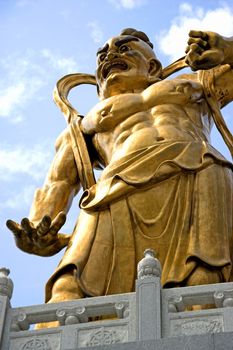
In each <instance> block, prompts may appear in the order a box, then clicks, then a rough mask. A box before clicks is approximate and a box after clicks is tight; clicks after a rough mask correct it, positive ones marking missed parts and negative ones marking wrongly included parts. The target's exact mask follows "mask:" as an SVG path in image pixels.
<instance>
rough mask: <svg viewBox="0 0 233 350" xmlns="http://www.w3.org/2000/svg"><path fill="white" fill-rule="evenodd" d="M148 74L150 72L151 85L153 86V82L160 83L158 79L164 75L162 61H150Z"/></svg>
mask: <svg viewBox="0 0 233 350" xmlns="http://www.w3.org/2000/svg"><path fill="white" fill-rule="evenodd" d="M148 72H149V80H150V82H151V84H153V82H156V81H158V79H159V78H160V77H161V75H162V65H161V63H160V61H159V60H156V59H155V58H151V59H150V60H149V70H148Z"/></svg>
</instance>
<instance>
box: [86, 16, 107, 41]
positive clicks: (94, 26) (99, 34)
mask: <svg viewBox="0 0 233 350" xmlns="http://www.w3.org/2000/svg"><path fill="white" fill-rule="evenodd" d="M88 27H89V28H90V29H91V37H92V39H93V40H94V42H95V43H97V44H99V43H101V42H102V41H103V36H104V35H103V31H102V30H101V28H100V25H99V24H98V23H97V22H96V21H93V22H89V23H88Z"/></svg>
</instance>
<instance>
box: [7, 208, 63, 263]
mask: <svg viewBox="0 0 233 350" xmlns="http://www.w3.org/2000/svg"><path fill="white" fill-rule="evenodd" d="M65 221H66V214H65V213H64V212H60V213H59V214H58V215H57V216H56V217H55V218H54V220H53V221H52V220H51V218H50V217H49V216H47V215H46V216H44V217H43V218H42V220H41V221H40V222H39V223H38V225H36V226H35V225H34V224H33V223H32V222H30V221H29V219H28V218H24V219H23V220H22V221H21V224H18V223H17V222H14V221H12V220H8V221H7V223H6V225H7V227H8V228H9V229H10V230H11V231H12V232H13V234H14V237H15V242H16V245H17V247H18V248H19V249H21V250H22V251H24V252H27V253H31V254H36V255H41V256H50V255H53V254H56V253H57V252H59V251H60V250H61V249H62V248H64V247H65V246H66V245H67V244H68V241H69V236H68V235H62V234H59V233H58V231H59V230H60V228H61V227H62V226H63V225H64V223H65Z"/></svg>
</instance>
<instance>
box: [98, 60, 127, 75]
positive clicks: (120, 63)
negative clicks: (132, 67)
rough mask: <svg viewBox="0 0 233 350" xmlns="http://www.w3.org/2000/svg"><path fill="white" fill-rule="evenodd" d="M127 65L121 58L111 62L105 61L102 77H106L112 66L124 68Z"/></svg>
mask: <svg viewBox="0 0 233 350" xmlns="http://www.w3.org/2000/svg"><path fill="white" fill-rule="evenodd" d="M127 67H128V66H127V64H126V63H125V62H123V61H121V60H114V61H113V62H109V63H106V64H105V66H104V68H103V77H104V78H106V77H107V75H108V73H109V72H110V71H111V69H112V68H119V69H122V70H125V69H127Z"/></svg>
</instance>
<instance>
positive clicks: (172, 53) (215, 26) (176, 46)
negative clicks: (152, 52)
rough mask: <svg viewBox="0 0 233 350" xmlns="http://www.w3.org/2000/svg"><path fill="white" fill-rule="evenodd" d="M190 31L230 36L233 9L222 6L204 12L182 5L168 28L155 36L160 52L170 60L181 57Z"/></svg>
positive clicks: (188, 4) (232, 27)
mask: <svg viewBox="0 0 233 350" xmlns="http://www.w3.org/2000/svg"><path fill="white" fill-rule="evenodd" d="M191 29H197V30H199V29H200V30H208V31H214V32H217V33H219V34H221V35H224V36H231V35H232V33H233V7H229V6H227V5H222V6H221V7H218V8H215V9H214V10H207V11H206V10H204V9H203V8H201V7H195V6H193V5H191V4H190V3H187V2H184V3H182V4H181V5H180V7H179V15H178V16H177V17H175V18H174V19H173V21H172V22H171V26H170V28H169V29H167V30H165V31H163V32H161V33H159V35H158V36H157V42H158V44H159V47H160V49H161V51H162V52H163V53H164V54H165V55H167V56H169V57H170V59H171V60H176V59H178V58H179V57H181V56H183V55H184V52H185V47H186V43H187V38H188V33H189V31H190V30H191Z"/></svg>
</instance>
